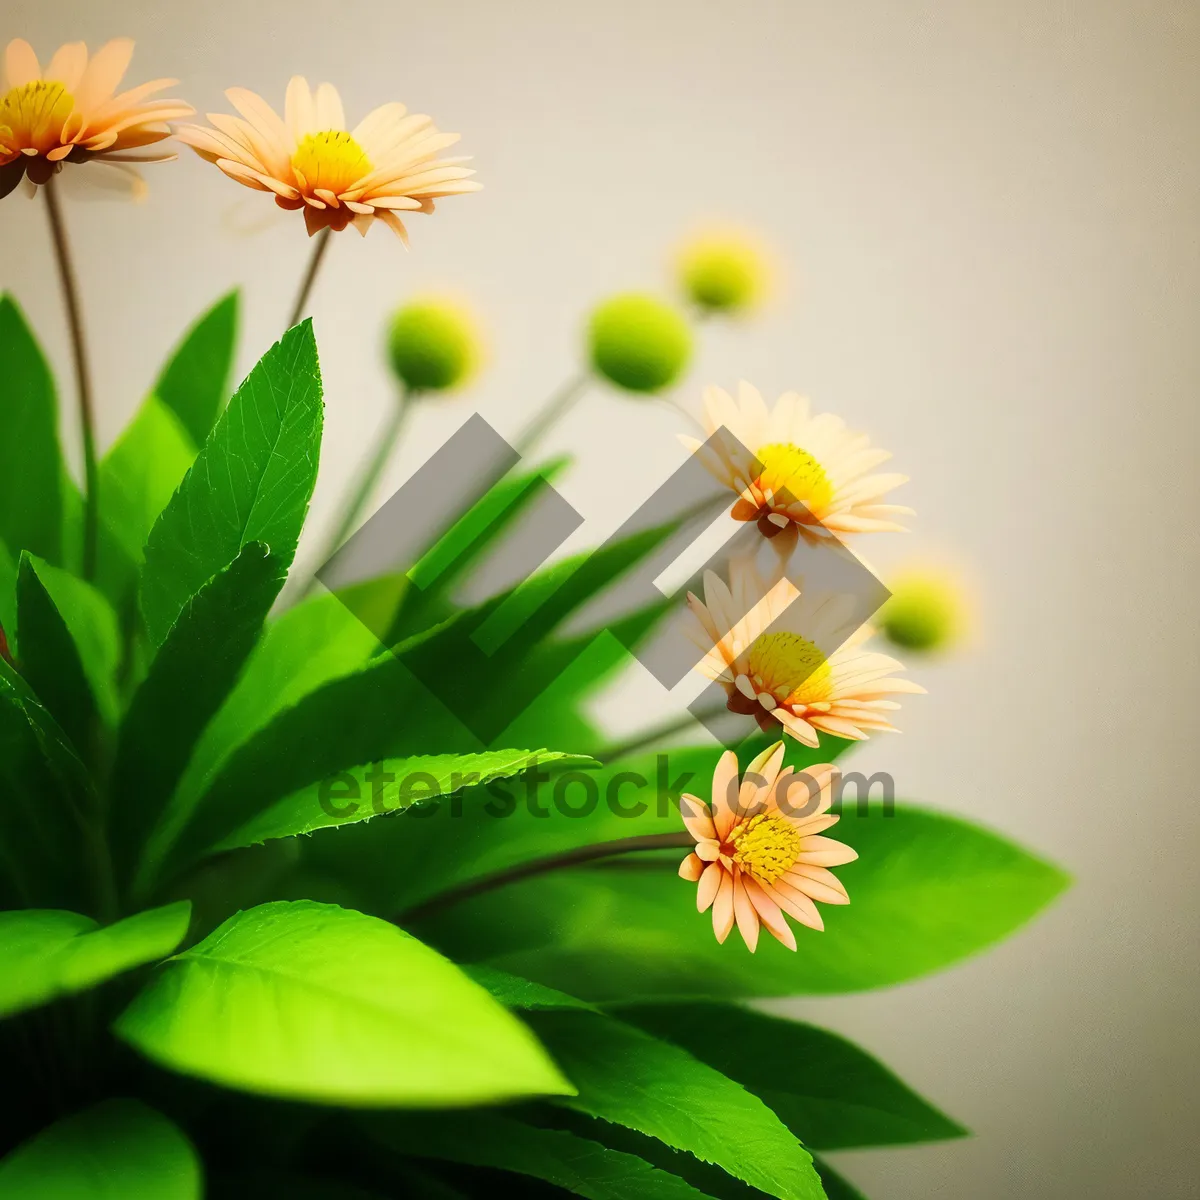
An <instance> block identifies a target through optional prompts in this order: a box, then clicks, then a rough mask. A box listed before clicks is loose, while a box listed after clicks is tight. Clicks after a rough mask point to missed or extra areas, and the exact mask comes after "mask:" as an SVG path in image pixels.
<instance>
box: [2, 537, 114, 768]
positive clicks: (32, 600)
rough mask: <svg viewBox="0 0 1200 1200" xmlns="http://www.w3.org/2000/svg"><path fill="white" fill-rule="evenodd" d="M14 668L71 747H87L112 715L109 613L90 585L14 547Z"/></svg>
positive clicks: (87, 750)
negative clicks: (17, 642)
mask: <svg viewBox="0 0 1200 1200" xmlns="http://www.w3.org/2000/svg"><path fill="white" fill-rule="evenodd" d="M17 601H18V613H19V623H20V625H21V627H22V628H23V629H24V631H25V637H24V639H23V640H22V645H21V669H22V671H23V672H24V675H25V678H26V679H27V680H28V681H29V683H30V685H31V686H32V688H33V690H34V691H35V692H36V693H37V694H38V697H39V699H40V700H41V701H42V703H43V704H45V705H46V707H47V708H48V709H49V710H50V712H51V713H53V714H54V717H55V719H56V720H57V721H58V724H59V725H60V726H61V727H62V729H63V732H64V733H66V735H67V736H68V737H69V738H70V739H71V741H72V743H73V744H74V745H75V746H76V747H77V748H78V749H79V751H80V752H81V753H83V754H86V755H89V756H90V755H91V754H92V752H93V750H94V747H95V744H96V739H97V738H98V736H99V733H100V730H99V728H98V725H97V721H98V720H99V721H102V722H103V724H105V725H108V726H111V725H113V724H115V723H116V720H117V685H116V672H117V666H118V663H119V660H120V657H121V634H120V630H119V629H118V628H117V618H116V615H115V614H114V613H113V611H112V609H111V608H110V607H109V606H108V603H107V601H106V600H105V599H104V597H103V596H102V595H100V593H99V592H98V591H96V589H95V588H93V587H91V586H90V585H89V584H87V583H84V582H83V580H81V579H77V578H76V577H75V576H74V575H71V574H69V573H68V572H67V571H64V570H62V569H61V568H59V567H52V566H51V565H50V564H49V563H47V562H43V561H42V560H41V559H39V558H35V557H34V556H32V555H31V554H29V553H28V552H25V553H24V554H22V555H21V566H20V571H19V575H18V582H17Z"/></svg>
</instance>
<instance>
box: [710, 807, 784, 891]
mask: <svg viewBox="0 0 1200 1200" xmlns="http://www.w3.org/2000/svg"><path fill="white" fill-rule="evenodd" d="M726 846H727V847H728V849H729V851H730V857H731V858H732V859H733V861H734V862H735V863H737V865H738V866H739V867H741V868H742V870H743V871H746V872H747V873H748V874H750V875H753V876H754V878H755V879H757V880H759V881H760V882H762V883H774V882H775V880H777V879H778V878H779V877H780V876H781V875H782V874H783V873H784V872H785V871H790V870H791V869H792V867H794V866H795V865H796V859H797V858H799V857H800V835H799V834H798V833H797V832H796V830H795V828H794V827H793V826H792V824H791V823H790V822H789V821H786V820H784V818H783V817H781V816H779V815H778V814H777V813H759V814H758V815H757V816H754V817H751V818H750V820H749V821H746V822H744V823H743V824H741V825H738V826H736V827H735V828H734V829H732V830H731V831H730V834H729V839H728V841H727V842H726Z"/></svg>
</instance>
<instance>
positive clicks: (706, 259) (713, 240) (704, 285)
mask: <svg viewBox="0 0 1200 1200" xmlns="http://www.w3.org/2000/svg"><path fill="white" fill-rule="evenodd" d="M770 273H771V272H770V267H769V265H768V262H767V257H766V255H765V253H764V252H763V250H762V249H761V248H760V247H759V246H758V245H757V244H756V243H755V241H754V240H753V239H752V238H750V237H748V236H746V235H745V234H740V233H736V232H715V231H714V232H710V233H705V234H701V235H700V236H698V237H696V238H693V239H692V240H691V241H690V242H687V243H686V244H685V245H684V246H683V248H682V250H681V251H680V254H679V280H680V283H681V285H682V287H683V290H684V292H685V294H686V295H687V296H688V298H689V299H690V300H691V301H692V303H693V304H696V305H698V306H699V307H700V308H702V309H704V310H706V311H707V312H721V313H734V312H744V311H746V310H747V309H750V308H753V307H754V306H755V305H756V304H758V302H759V301H760V300H761V299H762V298H763V295H764V293H765V292H766V290H767V281H768V279H769V276H770Z"/></svg>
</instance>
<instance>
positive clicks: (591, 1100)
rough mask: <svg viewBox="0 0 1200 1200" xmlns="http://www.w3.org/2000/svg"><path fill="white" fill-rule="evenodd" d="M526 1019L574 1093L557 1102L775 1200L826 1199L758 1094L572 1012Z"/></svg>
mask: <svg viewBox="0 0 1200 1200" xmlns="http://www.w3.org/2000/svg"><path fill="white" fill-rule="evenodd" d="M527 1019H528V1021H529V1024H530V1025H531V1026H532V1028H533V1029H534V1031H535V1032H536V1033H537V1035H538V1036H539V1037H540V1038H541V1039H542V1041H543V1043H544V1044H545V1045H546V1047H547V1048H548V1049H549V1050H550V1052H551V1054H553V1055H554V1058H555V1061H556V1062H558V1063H559V1065H560V1066H562V1068H563V1070H564V1071H565V1072H566V1073H567V1075H568V1076H569V1077H570V1079H571V1081H572V1082H573V1083H574V1084H575V1086H576V1088H578V1095H576V1096H572V1097H569V1098H564V1099H561V1100H558V1101H556V1103H559V1104H562V1105H564V1106H566V1107H568V1108H572V1109H574V1110H575V1111H577V1112H581V1113H584V1114H586V1115H587V1116H590V1117H597V1118H599V1119H601V1120H603V1121H609V1122H612V1123H613V1124H616V1125H624V1126H625V1127H627V1128H629V1129H633V1130H636V1131H637V1132H639V1133H643V1134H646V1135H647V1136H649V1137H653V1138H657V1139H658V1140H659V1141H660V1142H663V1143H664V1144H665V1145H667V1146H670V1147H672V1148H673V1149H675V1150H683V1151H687V1152H688V1153H690V1154H692V1155H694V1156H695V1157H696V1158H698V1159H700V1160H701V1161H702V1162H708V1163H715V1164H716V1165H717V1166H719V1167H721V1168H722V1169H723V1170H725V1171H727V1172H728V1173H729V1174H730V1175H732V1176H734V1177H735V1178H736V1179H741V1180H743V1181H744V1182H745V1183H748V1184H750V1185H751V1186H753V1187H757V1188H759V1189H761V1190H762V1191H764V1192H766V1193H767V1194H768V1195H769V1196H775V1197H778V1198H779V1200H820V1198H821V1197H823V1195H824V1193H823V1192H822V1191H821V1184H820V1180H819V1179H818V1177H817V1173H816V1171H815V1170H814V1169H813V1165H812V1158H811V1157H810V1155H809V1153H808V1151H807V1150H805V1149H804V1147H803V1146H802V1145H801V1144H800V1142H799V1141H798V1140H797V1138H796V1137H795V1135H794V1134H792V1133H791V1132H790V1131H789V1130H788V1129H787V1128H786V1127H785V1126H784V1125H783V1124H782V1122H781V1121H780V1120H779V1118H778V1117H777V1116H776V1115H775V1114H774V1113H773V1112H772V1111H771V1110H770V1109H769V1108H768V1107H767V1106H766V1105H765V1104H764V1103H763V1102H762V1101H761V1100H760V1099H759V1098H758V1097H757V1096H753V1095H751V1094H750V1093H749V1092H748V1091H746V1090H745V1088H743V1087H742V1086H741V1085H740V1084H739V1083H736V1082H735V1081H734V1080H732V1079H728V1078H726V1077H725V1076H724V1075H722V1074H721V1073H720V1072H719V1071H714V1070H713V1069H712V1068H711V1067H709V1066H707V1065H705V1064H704V1063H702V1062H700V1061H699V1060H698V1059H696V1058H694V1057H693V1056H692V1055H690V1054H688V1053H687V1052H686V1051H685V1050H681V1049H680V1048H679V1047H678V1046H673V1045H671V1044H669V1043H668V1042H664V1041H660V1040H658V1039H657V1038H653V1037H651V1036H649V1035H648V1034H646V1033H643V1032H642V1031H641V1030H640V1029H634V1028H633V1027H632V1026H630V1025H626V1024H624V1023H623V1022H621V1021H618V1020H615V1019H613V1018H612V1017H608V1016H604V1015H602V1014H599V1013H591V1012H581V1011H579V1010H578V1009H574V1008H568V1009H564V1010H562V1011H558V1012H553V1011H545V1010H541V1009H535V1010H533V1011H530V1012H528V1014H527ZM720 1035H721V1033H720V1030H715V1031H713V1036H715V1037H719V1036H720Z"/></svg>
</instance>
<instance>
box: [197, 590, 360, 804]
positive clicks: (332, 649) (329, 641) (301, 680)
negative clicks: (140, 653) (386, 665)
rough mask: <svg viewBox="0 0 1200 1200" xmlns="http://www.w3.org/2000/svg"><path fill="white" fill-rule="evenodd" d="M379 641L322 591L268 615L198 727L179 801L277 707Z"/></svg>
mask: <svg viewBox="0 0 1200 1200" xmlns="http://www.w3.org/2000/svg"><path fill="white" fill-rule="evenodd" d="M378 648H379V643H378V642H377V641H376V639H375V635H374V634H373V633H371V631H370V630H369V629H367V627H366V626H365V625H363V624H362V622H361V621H359V620H358V618H357V617H355V616H354V615H353V614H352V613H351V612H350V611H349V610H348V609H347V608H346V607H345V605H343V604H342V603H341V601H340V600H338V598H337V597H336V596H331V595H329V594H328V593H323V594H321V595H318V596H313V597H312V598H311V599H308V600H305V601H304V602H303V603H301V604H297V605H296V606H295V607H294V608H289V609H288V610H287V611H286V612H284V613H283V614H282V615H281V616H280V617H279V618H278V619H277V620H274V621H272V622H271V623H270V624H269V625H268V626H267V629H266V632H265V633H264V635H263V637H262V638H261V639H260V641H259V643H258V645H257V646H256V647H255V648H254V653H253V654H252V655H251V656H250V658H249V660H248V661H247V663H246V667H245V670H244V671H243V672H242V674H241V677H240V678H239V679H238V682H237V686H236V687H235V688H234V689H233V691H232V692H231V693H230V694H229V696H228V698H227V699H226V701H225V703H224V704H223V705H222V706H221V709H220V711H219V712H218V713H217V715H216V716H215V717H214V718H213V719H212V720H211V721H210V722H209V723H208V726H207V727H206V728H205V730H204V734H203V736H202V737H201V739H200V742H199V744H198V745H197V746H196V750H195V753H194V754H193V755H192V759H191V762H189V763H188V768H187V771H186V773H185V775H184V778H183V779H182V780H181V782H180V784H179V790H178V796H177V800H178V802H179V803H180V805H181V806H182V807H183V808H184V809H190V808H191V807H193V806H194V804H195V802H196V801H197V800H198V799H199V797H200V796H201V794H202V793H203V792H204V790H205V788H206V787H207V785H208V784H209V783H210V782H211V780H212V778H213V777H214V775H215V774H216V771H217V769H218V768H219V767H220V766H221V765H222V764H223V763H224V762H225V760H226V759H227V758H228V757H229V755H230V754H231V753H232V752H233V751H234V750H235V749H236V748H237V747H238V746H240V745H241V744H242V743H243V742H245V741H247V740H248V739H249V738H250V737H251V736H252V735H253V734H255V733H257V732H258V731H259V730H260V729H262V728H264V727H265V726H266V725H267V724H269V723H270V722H271V720H272V719H273V718H274V717H276V716H277V715H278V714H279V713H281V712H283V711H284V710H285V709H288V708H291V707H292V706H293V705H295V704H297V703H299V701H300V700H302V699H303V698H304V697H305V696H307V695H308V694H309V692H312V691H315V690H316V689H317V688H319V687H321V686H322V685H323V684H326V683H329V682H330V681H331V680H333V679H338V678H340V677H342V676H345V675H349V674H351V673H352V672H354V671H357V670H359V669H360V668H362V667H363V666H364V665H365V664H366V662H367V659H368V658H370V656H371V655H372V654H373V653H374V652H375V651H376V650H377V649H378Z"/></svg>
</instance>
